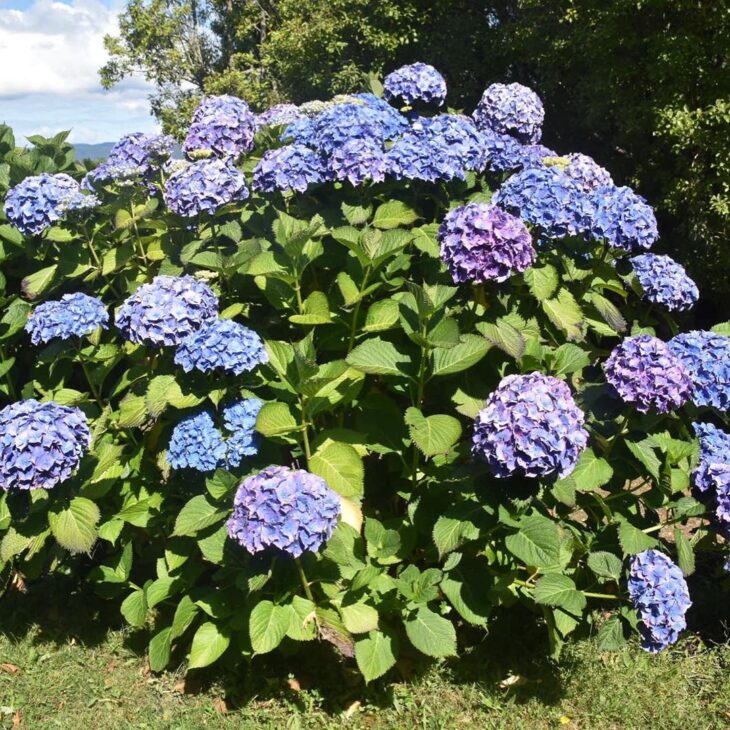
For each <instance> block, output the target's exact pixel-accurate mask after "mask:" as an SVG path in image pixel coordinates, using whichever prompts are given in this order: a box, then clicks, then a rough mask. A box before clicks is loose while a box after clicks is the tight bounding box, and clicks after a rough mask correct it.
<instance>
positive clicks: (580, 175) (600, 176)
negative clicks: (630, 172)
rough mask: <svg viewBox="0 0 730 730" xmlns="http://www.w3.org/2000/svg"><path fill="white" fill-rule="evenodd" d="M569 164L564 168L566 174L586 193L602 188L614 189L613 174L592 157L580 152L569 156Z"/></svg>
mask: <svg viewBox="0 0 730 730" xmlns="http://www.w3.org/2000/svg"><path fill="white" fill-rule="evenodd" d="M567 159H568V164H567V165H566V166H565V167H564V168H563V171H564V172H565V174H566V175H567V176H568V177H569V178H572V179H573V180H575V182H576V183H577V184H578V185H579V186H580V187H581V188H583V190H585V191H586V192H590V191H591V190H597V189H598V188H602V187H612V186H613V178H612V177H611V173H610V172H609V171H608V170H607V169H606V168H605V167H601V166H600V165H599V164H598V163H597V162H596V161H595V160H594V159H593V158H592V157H589V156H588V155H583V154H581V153H580V152H572V153H571V154H569V155H567Z"/></svg>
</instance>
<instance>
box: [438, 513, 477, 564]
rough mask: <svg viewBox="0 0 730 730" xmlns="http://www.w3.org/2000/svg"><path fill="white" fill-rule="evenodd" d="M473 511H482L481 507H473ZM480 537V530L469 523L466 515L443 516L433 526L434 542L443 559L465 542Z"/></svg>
mask: <svg viewBox="0 0 730 730" xmlns="http://www.w3.org/2000/svg"><path fill="white" fill-rule="evenodd" d="M471 509H472V511H474V512H477V511H481V507H480V506H473V507H471ZM464 511H466V510H464ZM478 537H479V528H478V527H477V526H476V525H475V524H474V523H473V522H471V521H469V519H468V517H467V516H466V515H464V516H463V517H462V516H459V517H450V516H449V515H441V516H440V517H439V518H438V519H437V520H436V524H435V525H434V526H433V542H434V545H436V548H437V550H438V551H439V557H443V556H444V555H446V554H447V553H450V552H451V551H452V550H456V548H458V547H460V546H461V545H463V544H464V543H465V542H468V541H469V540H476V539H477V538H478Z"/></svg>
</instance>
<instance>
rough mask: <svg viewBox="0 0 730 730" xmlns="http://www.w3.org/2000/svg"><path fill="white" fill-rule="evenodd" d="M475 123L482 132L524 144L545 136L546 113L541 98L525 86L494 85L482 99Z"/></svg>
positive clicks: (476, 112)
mask: <svg viewBox="0 0 730 730" xmlns="http://www.w3.org/2000/svg"><path fill="white" fill-rule="evenodd" d="M473 116H474V119H475V120H476V123H477V126H478V127H479V128H480V129H492V130H493V131H495V132H497V133H498V134H509V135H512V136H513V137H515V138H517V139H518V140H519V141H520V142H522V143H524V144H534V143H535V142H539V141H540V137H541V136H542V123H543V121H544V119H545V110H544V109H543V106H542V101H540V97H539V96H538V95H537V94H536V93H535V92H534V91H533V90H532V89H529V88H528V87H527V86H522V84H492V85H491V86H490V87H488V88H487V90H486V91H485V92H484V94H483V95H482V98H481V100H480V101H479V104H478V105H477V108H476V109H475V110H474V115H473Z"/></svg>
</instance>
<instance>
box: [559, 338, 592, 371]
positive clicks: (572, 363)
mask: <svg viewBox="0 0 730 730" xmlns="http://www.w3.org/2000/svg"><path fill="white" fill-rule="evenodd" d="M551 358H552V361H551V362H552V364H551V368H552V370H553V372H554V373H555V374H556V375H570V374H572V373H577V372H579V371H580V370H582V369H583V368H585V367H588V366H589V365H590V364H591V358H590V356H589V354H588V353H587V352H586V351H585V350H583V349H581V348H580V347H578V345H573V344H571V343H570V342H566V343H565V344H564V345H560V347H558V349H557V350H555V352H554V353H552V355H551Z"/></svg>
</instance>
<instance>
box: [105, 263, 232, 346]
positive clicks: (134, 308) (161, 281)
mask: <svg viewBox="0 0 730 730" xmlns="http://www.w3.org/2000/svg"><path fill="white" fill-rule="evenodd" d="M217 315H218V297H216V295H215V294H214V293H213V290H212V289H211V288H210V287H209V286H208V285H207V284H205V283H203V282H202V281H198V280H197V279H194V278H193V277H192V276H156V277H155V278H154V279H153V280H152V282H151V283H150V284H142V286H140V287H139V289H137V291H135V292H134V294H132V295H131V296H130V297H128V298H127V299H126V300H125V301H124V302H123V303H122V306H121V307H119V310H118V311H117V317H116V325H117V328H118V329H119V330H120V332H121V333H122V334H123V335H124V337H125V338H126V339H128V340H130V341H131V342H136V343H139V344H148V345H156V346H159V345H179V344H180V343H181V342H182V341H183V340H184V339H185V338H186V337H187V336H188V335H189V334H191V333H192V332H195V331H196V330H198V329H199V328H200V327H202V326H203V324H205V323H206V322H207V321H209V320H211V319H215V318H216V316H217Z"/></svg>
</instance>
